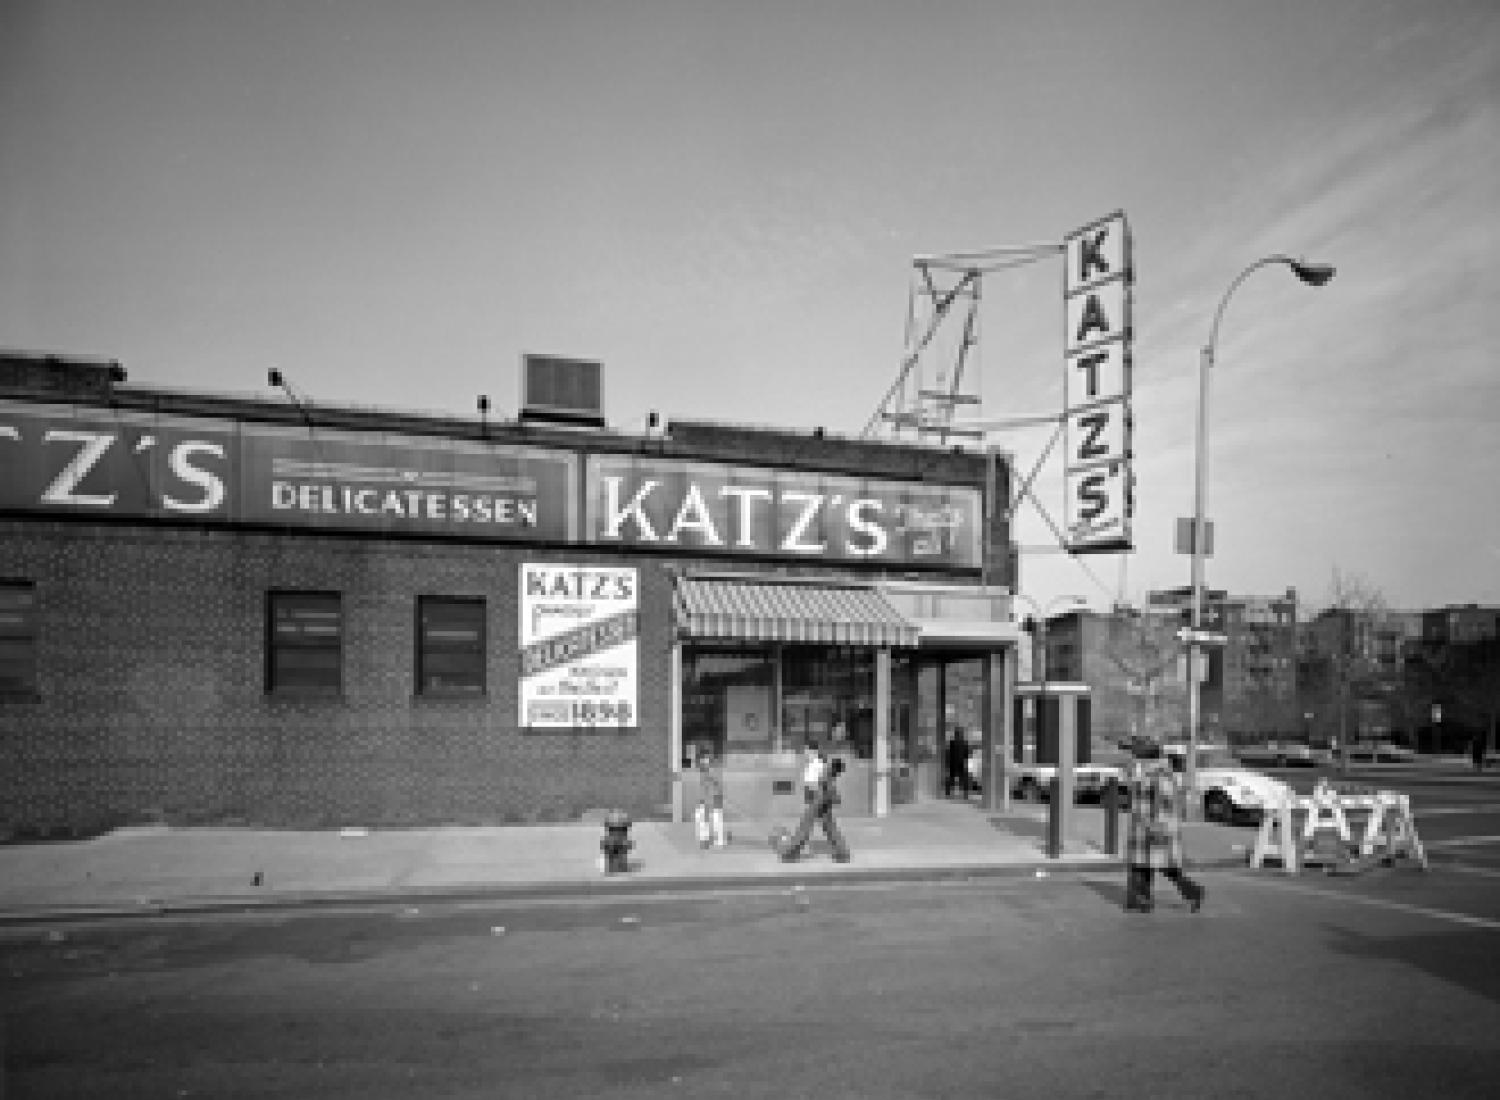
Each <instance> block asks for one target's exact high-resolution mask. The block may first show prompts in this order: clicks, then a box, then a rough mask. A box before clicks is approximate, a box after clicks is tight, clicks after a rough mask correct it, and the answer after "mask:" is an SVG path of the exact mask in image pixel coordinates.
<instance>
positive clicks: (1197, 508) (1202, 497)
mask: <svg viewBox="0 0 1500 1100" xmlns="http://www.w3.org/2000/svg"><path fill="white" fill-rule="evenodd" d="M1272 264H1285V265H1286V266H1287V267H1289V268H1291V269H1292V274H1294V275H1296V276H1297V278H1299V279H1301V280H1302V281H1303V282H1304V283H1306V284H1307V285H1308V286H1322V285H1323V284H1324V283H1326V282H1328V280H1329V279H1332V278H1333V275H1334V267H1333V265H1332V264H1318V263H1308V262H1307V261H1306V260H1297V259H1293V258H1292V257H1291V256H1280V255H1278V256H1264V257H1262V258H1261V259H1259V260H1256V261H1255V262H1254V263H1253V264H1251V265H1250V266H1249V267H1247V268H1245V270H1243V271H1241V272H1240V273H1239V274H1238V275H1236V276H1235V277H1234V281H1233V282H1232V283H1230V284H1229V289H1228V290H1226V291H1225V292H1224V297H1223V298H1221V299H1220V300H1219V308H1218V309H1217V310H1215V311H1214V322H1213V326H1212V327H1211V328H1210V329H1209V330H1208V343H1206V344H1204V345H1203V352H1202V354H1201V355H1200V356H1199V359H1198V440H1197V445H1196V447H1195V448H1194V451H1193V537H1192V546H1191V547H1190V550H1191V554H1192V560H1193V567H1192V568H1193V619H1192V633H1191V634H1189V635H1188V748H1187V761H1186V772H1185V775H1184V779H1185V780H1186V782H1187V789H1188V794H1189V798H1188V803H1189V806H1190V807H1191V808H1190V810H1189V813H1190V814H1191V815H1193V816H1196V815H1197V812H1198V811H1197V807H1196V806H1194V805H1193V803H1194V802H1195V801H1196V800H1195V799H1193V798H1192V797H1191V795H1192V792H1193V791H1194V790H1196V789H1197V785H1198V726H1199V724H1200V723H1201V721H1202V714H1201V710H1202V700H1201V698H1200V693H1201V691H1202V687H1201V685H1200V683H1199V681H1198V652H1199V642H1198V636H1199V632H1200V631H1201V630H1202V627H1203V552H1204V530H1203V513H1204V511H1205V509H1206V507H1207V501H1208V378H1209V369H1210V368H1211V367H1212V366H1213V365H1214V348H1215V347H1216V346H1217V344H1218V342H1219V323H1220V322H1221V321H1223V320H1224V310H1225V309H1226V308H1228V306H1229V299H1230V298H1232V297H1233V296H1234V292H1235V291H1236V290H1238V289H1239V286H1240V284H1241V283H1243V282H1244V281H1245V280H1246V279H1248V278H1249V277H1250V275H1251V274H1252V273H1253V272H1255V271H1258V270H1259V269H1261V268H1263V267H1269V266H1270V265H1272Z"/></svg>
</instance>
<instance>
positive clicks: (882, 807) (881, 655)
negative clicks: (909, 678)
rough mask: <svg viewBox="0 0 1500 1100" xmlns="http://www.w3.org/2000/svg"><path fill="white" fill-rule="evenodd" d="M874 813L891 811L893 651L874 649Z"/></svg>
mask: <svg viewBox="0 0 1500 1100" xmlns="http://www.w3.org/2000/svg"><path fill="white" fill-rule="evenodd" d="M874 757H875V761H874V763H875V816H876V817H890V815H891V651H890V650H889V649H887V648H885V647H883V646H882V647H881V648H880V649H877V650H876V651H875V751H874Z"/></svg>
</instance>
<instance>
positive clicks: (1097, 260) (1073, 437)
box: [1063, 213, 1135, 553]
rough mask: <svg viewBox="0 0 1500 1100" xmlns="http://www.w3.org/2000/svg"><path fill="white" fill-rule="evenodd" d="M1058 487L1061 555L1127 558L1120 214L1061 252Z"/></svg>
mask: <svg viewBox="0 0 1500 1100" xmlns="http://www.w3.org/2000/svg"><path fill="white" fill-rule="evenodd" d="M1063 257H1064V259H1063V266H1064V279H1063V288H1064V289H1063V294H1064V302H1063V316H1064V324H1065V325H1066V331H1065V333H1064V339H1063V348H1064V352H1063V371H1064V373H1063V402H1064V409H1063V415H1064V426H1065V435H1066V439H1067V442H1066V444H1065V448H1064V454H1065V464H1064V472H1063V480H1064V487H1065V492H1066V494H1067V497H1066V502H1065V503H1066V508H1065V512H1064V515H1065V519H1064V526H1065V528H1066V531H1067V541H1068V549H1070V550H1072V551H1073V552H1075V553H1078V552H1089V551H1093V552H1103V551H1116V550H1127V549H1129V548H1130V546H1131V534H1130V521H1131V518H1132V516H1133V515H1134V514H1135V499H1134V496H1135V494H1134V490H1133V486H1134V477H1135V475H1134V473H1133V472H1132V471H1131V468H1130V463H1131V460H1132V459H1133V458H1134V451H1133V439H1134V427H1135V424H1134V418H1133V414H1132V412H1131V389H1132V378H1131V375H1132V363H1131V355H1130V341H1131V338H1132V332H1131V285H1132V283H1133V281H1134V272H1133V265H1132V259H1131V242H1130V229H1129V226H1128V225H1127V224H1126V221H1125V215H1124V214H1123V213H1116V214H1111V215H1110V216H1108V217H1106V218H1101V219H1100V220H1099V221H1097V222H1094V223H1093V224H1091V225H1087V226H1085V227H1083V228H1082V229H1079V230H1077V231H1076V232H1074V233H1071V234H1069V235H1068V237H1067V238H1066V239H1065V241H1064V244H1063Z"/></svg>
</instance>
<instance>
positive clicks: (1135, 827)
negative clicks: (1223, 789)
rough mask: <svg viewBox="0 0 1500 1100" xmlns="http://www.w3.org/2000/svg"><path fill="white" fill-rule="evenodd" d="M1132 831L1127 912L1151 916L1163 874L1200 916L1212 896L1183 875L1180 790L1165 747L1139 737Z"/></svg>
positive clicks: (1128, 848) (1133, 767)
mask: <svg viewBox="0 0 1500 1100" xmlns="http://www.w3.org/2000/svg"><path fill="white" fill-rule="evenodd" d="M1131 752H1132V755H1134V757H1135V761H1134V762H1133V763H1132V765H1131V769H1130V831H1129V832H1128V833H1127V835H1126V837H1125V868H1126V872H1125V873H1126V875H1127V878H1126V881H1125V908H1126V909H1129V910H1133V911H1135V912H1139V913H1149V912H1151V910H1152V908H1153V906H1154V904H1155V903H1154V902H1153V901H1152V900H1151V885H1152V884H1151V880H1152V878H1153V877H1154V875H1155V872H1157V871H1160V872H1161V873H1162V874H1163V875H1165V876H1166V878H1167V881H1169V882H1170V883H1172V885H1173V886H1175V887H1177V892H1178V893H1179V894H1181V895H1182V896H1183V899H1184V900H1186V901H1187V903H1188V908H1189V909H1190V910H1191V911H1192V912H1194V913H1196V912H1197V911H1198V910H1199V908H1200V907H1201V906H1202V905H1203V898H1204V896H1205V895H1206V894H1207V893H1208V891H1206V890H1205V889H1204V888H1203V887H1202V886H1201V885H1200V884H1198V883H1196V882H1194V881H1193V880H1192V879H1190V878H1188V877H1187V874H1186V873H1185V872H1184V871H1183V862H1184V859H1183V849H1182V814H1181V812H1180V809H1179V806H1180V799H1181V794H1182V792H1181V788H1180V787H1179V786H1178V783H1177V777H1176V776H1174V775H1173V774H1172V770H1171V768H1169V767H1168V766H1167V765H1166V763H1165V761H1163V760H1162V751H1161V746H1160V745H1158V744H1157V743H1156V742H1155V741H1151V740H1148V739H1145V738H1140V739H1137V740H1136V741H1135V743H1134V744H1133V745H1132V746H1131Z"/></svg>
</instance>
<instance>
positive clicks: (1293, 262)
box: [1205, 255, 1337, 366]
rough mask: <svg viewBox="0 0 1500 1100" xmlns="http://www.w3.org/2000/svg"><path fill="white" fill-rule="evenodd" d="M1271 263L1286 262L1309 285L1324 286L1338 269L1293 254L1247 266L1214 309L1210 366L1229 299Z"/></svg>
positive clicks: (1261, 259)
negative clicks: (1250, 278)
mask: <svg viewBox="0 0 1500 1100" xmlns="http://www.w3.org/2000/svg"><path fill="white" fill-rule="evenodd" d="M1271 264H1286V265H1287V267H1289V268H1291V269H1292V273H1293V274H1295V275H1296V276H1297V278H1299V279H1301V280H1302V281H1303V282H1304V283H1306V284H1307V285H1308V286H1322V285H1323V284H1324V283H1326V282H1328V280H1329V279H1332V278H1333V276H1334V272H1335V271H1336V270H1337V269H1336V268H1334V266H1333V265H1332V264H1318V263H1308V262H1307V261H1306V260H1299V259H1296V258H1294V257H1292V256H1281V255H1277V256H1262V257H1261V258H1260V259H1258V260H1256V261H1255V262H1254V263H1253V264H1251V265H1250V266H1249V267H1247V268H1245V270H1244V271H1241V272H1240V273H1239V274H1238V275H1236V276H1235V277H1234V281H1233V282H1231V283H1230V284H1229V289H1228V290H1226V291H1224V297H1222V298H1220V299H1219V308H1218V309H1216V310H1215V311H1214V323H1213V325H1212V327H1210V328H1209V330H1208V343H1207V344H1206V345H1205V351H1206V352H1207V354H1208V362H1209V365H1210V366H1212V365H1213V356H1214V348H1215V347H1217V346H1218V342H1219V322H1221V321H1222V320H1224V310H1225V309H1227V308H1228V307H1229V299H1231V298H1233V297H1234V292H1235V291H1236V290H1238V289H1239V287H1240V284H1241V283H1243V282H1244V281H1245V280H1246V279H1248V278H1249V277H1250V276H1251V275H1252V274H1253V273H1254V272H1256V271H1259V270H1260V269H1261V268H1263V267H1269V266H1270V265H1271Z"/></svg>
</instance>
